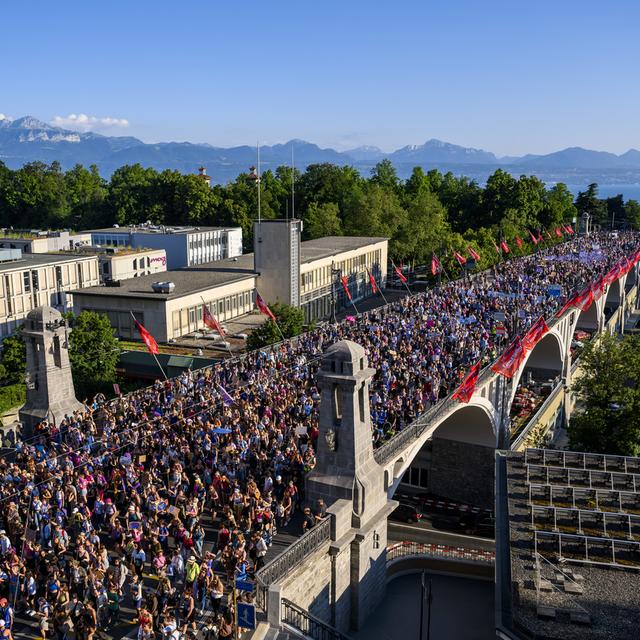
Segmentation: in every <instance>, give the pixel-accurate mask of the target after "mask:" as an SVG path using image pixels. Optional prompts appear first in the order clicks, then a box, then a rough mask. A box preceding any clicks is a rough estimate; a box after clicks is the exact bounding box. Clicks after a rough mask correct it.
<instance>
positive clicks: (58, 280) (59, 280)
mask: <svg viewBox="0 0 640 640" xmlns="http://www.w3.org/2000/svg"><path fill="white" fill-rule="evenodd" d="M56 287H58V288H61V287H62V267H56Z"/></svg>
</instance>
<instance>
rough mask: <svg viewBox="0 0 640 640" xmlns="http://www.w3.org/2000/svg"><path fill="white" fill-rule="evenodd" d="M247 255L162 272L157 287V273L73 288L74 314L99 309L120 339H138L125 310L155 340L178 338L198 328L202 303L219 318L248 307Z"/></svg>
mask: <svg viewBox="0 0 640 640" xmlns="http://www.w3.org/2000/svg"><path fill="white" fill-rule="evenodd" d="M247 258H248V257H247V256H242V257H241V258H238V259H237V261H232V260H225V261H222V264H221V263H218V262H214V263H210V264H208V265H200V266H196V267H189V268H186V269H177V270H173V271H167V272H166V273H163V274H162V284H160V285H159V286H158V281H159V276H158V275H157V274H152V275H145V276H141V277H139V278H132V279H129V280H121V281H120V282H119V283H118V286H109V287H107V286H93V287H88V288H85V289H82V290H79V291H75V292H74V312H75V313H76V314H78V313H80V312H81V311H84V310H91V311H96V312H98V313H104V314H105V315H107V316H108V318H109V320H110V322H111V326H112V327H113V328H114V329H115V330H116V333H117V335H118V336H120V337H121V338H125V339H126V338H134V339H135V338H138V337H139V334H138V331H137V329H136V328H135V324H134V322H133V319H132V317H131V312H133V313H134V314H135V316H136V319H137V320H138V321H139V322H140V323H141V324H143V325H144V326H145V328H146V329H147V330H148V331H150V332H151V334H152V335H153V336H154V337H155V339H156V340H158V341H159V342H167V341H168V340H170V339H176V338H180V337H182V336H185V335H187V334H190V333H193V332H195V331H199V330H201V329H203V328H204V323H203V322H202V306H203V303H205V304H207V306H208V308H209V310H210V312H211V313H212V314H213V315H214V316H215V317H216V318H217V319H218V320H219V321H220V322H226V321H229V320H231V319H233V318H237V317H239V316H242V315H245V314H247V313H250V312H251V311H252V310H253V308H254V292H255V288H256V280H257V277H258V276H257V274H256V273H255V271H254V270H253V256H249V259H247ZM226 263H229V265H228V267H229V268H228V269H227V268H225V266H226Z"/></svg>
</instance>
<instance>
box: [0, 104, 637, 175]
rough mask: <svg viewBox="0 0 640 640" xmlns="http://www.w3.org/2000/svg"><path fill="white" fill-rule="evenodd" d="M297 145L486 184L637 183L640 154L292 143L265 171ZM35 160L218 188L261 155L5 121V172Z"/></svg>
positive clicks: (367, 163) (298, 149) (266, 153)
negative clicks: (173, 175) (166, 174)
mask: <svg viewBox="0 0 640 640" xmlns="http://www.w3.org/2000/svg"><path fill="white" fill-rule="evenodd" d="M292 146H293V148H294V152H295V162H296V166H298V167H300V168H304V167H306V166H307V165H309V164H312V163H321V162H331V163H334V164H339V165H353V166H355V167H356V168H358V169H359V170H360V171H361V172H363V173H364V174H368V172H369V171H370V169H371V168H372V167H373V166H374V165H375V164H376V163H377V162H379V161H380V160H382V159H383V158H388V159H389V160H391V162H392V163H393V164H394V166H395V167H396V169H397V171H398V174H399V175H400V177H407V176H408V175H409V174H410V173H411V170H412V169H413V168H414V167H415V166H422V167H423V168H424V169H425V170H428V169H432V168H438V169H441V170H444V171H453V172H454V173H457V174H464V175H468V176H469V177H471V178H475V179H477V180H480V181H484V180H485V179H486V177H487V176H488V175H490V174H491V173H492V172H493V171H495V169H496V168H498V167H502V168H504V169H505V170H507V171H509V172H511V173H513V174H514V175H521V174H533V173H535V174H536V175H538V176H539V177H540V178H541V179H544V180H551V181H560V180H562V181H564V182H572V181H573V182H576V181H578V180H580V181H585V180H594V181H598V182H601V183H604V184H607V183H608V184H615V183H624V182H627V183H629V182H639V181H640V151H638V150H637V149H630V150H629V151H627V152H626V153H623V154H621V155H616V154H613V153H608V152H604V151H592V150H589V149H583V148H581V147H570V148H567V149H562V150H561V151H556V152H554V153H549V154H546V155H531V154H528V155H524V156H508V157H506V156H503V157H499V156H496V155H495V154H493V153H491V152H490V151H485V150H483V149H473V148H469V147H463V146H459V145H455V144H451V143H448V142H442V141H441V140H435V139H431V140H428V141H427V142H425V143H424V144H421V145H408V146H405V147H402V148H400V149H397V150H396V151H393V152H391V153H385V152H383V151H382V150H380V149H378V148H377V147H372V146H362V147H358V148H355V149H351V150H348V151H336V150H335V149H328V148H321V147H319V146H317V145H315V144H313V143H310V142H306V141H304V140H290V141H289V142H286V143H284V144H275V145H271V146H269V145H265V146H262V147H261V148H260V160H261V164H262V167H261V168H262V170H266V169H274V168H275V167H277V166H279V165H288V164H290V163H291V149H292ZM35 160H40V161H43V162H52V161H54V160H57V161H59V162H60V164H61V165H62V167H63V168H64V169H68V168H70V167H72V166H73V165H74V164H76V163H80V164H83V165H85V166H88V165H90V164H96V165H97V166H98V168H99V170H100V172H101V173H102V175H104V176H109V175H110V174H111V173H112V172H113V171H114V170H115V169H117V168H118V167H120V166H122V165H124V164H134V163H136V162H139V163H140V164H142V165H143V166H148V167H154V168H155V169H158V170H163V169H176V170H179V171H182V172H185V173H193V172H195V171H197V169H198V167H199V166H201V165H204V166H206V167H207V170H208V173H209V175H211V177H212V179H213V180H214V181H215V182H227V181H228V180H232V179H234V178H235V177H236V176H237V175H238V174H239V173H241V172H246V171H247V170H248V168H249V167H250V166H251V165H253V164H255V162H256V149H255V147H250V146H246V145H245V146H238V147H229V148H224V147H216V146H212V145H210V144H206V143H203V144H195V143H191V142H159V143H145V142H142V141H141V140H139V139H137V138H134V137H130V136H105V135H101V134H98V133H93V132H88V133H87V132H79V131H71V130H68V129H62V128H60V127H55V126H52V125H49V124H47V123H45V122H42V121H40V120H38V119H36V118H33V117H31V116H25V117H22V118H18V119H16V120H9V119H7V118H4V119H2V120H0V161H2V162H4V163H5V164H6V165H7V166H8V167H11V168H18V167H20V166H22V165H23V164H25V163H27V162H32V161H35Z"/></svg>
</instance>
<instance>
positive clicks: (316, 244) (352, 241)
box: [300, 236, 389, 263]
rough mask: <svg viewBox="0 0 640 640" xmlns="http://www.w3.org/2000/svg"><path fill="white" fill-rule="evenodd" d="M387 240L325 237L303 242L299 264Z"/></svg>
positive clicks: (358, 237)
mask: <svg viewBox="0 0 640 640" xmlns="http://www.w3.org/2000/svg"><path fill="white" fill-rule="evenodd" d="M388 239H389V238H379V237H376V236H371V237H368V236H326V237H324V238H317V239H316V240H305V241H304V242H302V243H301V244H300V262H301V263H305V262H312V261H313V260H321V259H322V258H328V257H330V256H335V255H337V254H339V253H344V252H345V251H352V250H353V249H361V248H362V247H366V246H367V245H370V244H375V243H377V242H384V241H385V240H388Z"/></svg>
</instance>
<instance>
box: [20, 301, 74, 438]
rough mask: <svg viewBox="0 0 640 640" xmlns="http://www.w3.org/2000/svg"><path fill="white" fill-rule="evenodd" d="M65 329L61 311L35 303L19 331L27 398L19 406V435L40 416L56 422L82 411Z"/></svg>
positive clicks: (30, 428)
mask: <svg viewBox="0 0 640 640" xmlns="http://www.w3.org/2000/svg"><path fill="white" fill-rule="evenodd" d="M69 333H70V329H69V328H68V327H67V325H66V323H65V321H64V319H63V317H62V314H61V313H60V312H59V311H58V310H56V309H54V308H53V307H47V306H44V307H38V308H36V309H34V310H33V311H30V312H29V314H28V315H27V318H26V322H25V326H24V329H23V331H22V335H23V337H24V341H25V344H26V347H27V374H26V378H27V380H26V381H27V401H26V402H25V404H24V406H23V407H22V408H21V409H20V412H19V416H20V422H21V423H22V437H23V438H28V437H30V435H31V434H32V432H33V429H34V427H35V426H36V425H37V424H38V423H39V422H42V421H43V420H49V421H50V422H53V423H55V424H59V423H60V422H61V421H62V420H63V419H64V417H65V415H71V414H72V413H73V412H74V411H83V410H84V406H83V405H82V404H81V403H80V402H78V400H77V399H76V396H75V391H74V388H73V379H72V377H71V365H70V363H69Z"/></svg>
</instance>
